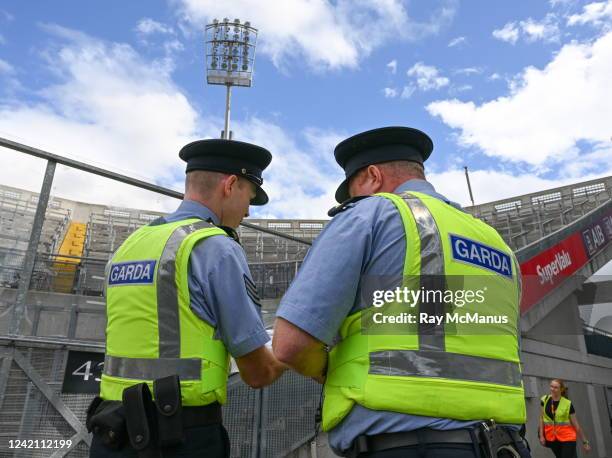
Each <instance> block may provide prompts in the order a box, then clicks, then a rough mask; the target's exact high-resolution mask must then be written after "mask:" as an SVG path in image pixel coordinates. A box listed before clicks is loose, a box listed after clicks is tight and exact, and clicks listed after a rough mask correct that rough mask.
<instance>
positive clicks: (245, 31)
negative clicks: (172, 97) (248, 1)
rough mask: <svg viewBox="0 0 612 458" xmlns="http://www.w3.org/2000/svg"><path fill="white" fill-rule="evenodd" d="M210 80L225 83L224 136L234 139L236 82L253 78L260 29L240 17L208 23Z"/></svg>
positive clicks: (245, 84)
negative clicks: (234, 89) (232, 105)
mask: <svg viewBox="0 0 612 458" xmlns="http://www.w3.org/2000/svg"><path fill="white" fill-rule="evenodd" d="M205 30H206V81H207V82H208V84H218V85H224V86H225V91H226V92H225V123H224V127H225V128H224V129H223V132H222V134H221V138H223V139H225V140H230V139H231V138H232V137H233V135H232V133H231V131H230V113H231V101H232V86H239V87H240V86H242V87H250V86H251V84H252V82H253V68H254V64H255V46H256V43H257V29H256V28H254V27H251V23H250V22H248V21H246V22H240V20H239V19H234V20H233V21H230V20H229V19H228V18H224V19H223V20H222V21H219V20H217V19H214V20H213V22H212V23H211V24H208V25H207V26H206V29H205Z"/></svg>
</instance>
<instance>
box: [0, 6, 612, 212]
mask: <svg viewBox="0 0 612 458" xmlns="http://www.w3.org/2000/svg"><path fill="white" fill-rule="evenodd" d="M223 17H229V18H231V19H233V18H240V19H242V20H249V21H250V22H251V23H252V25H253V26H254V27H257V28H258V29H259V39H258V47H257V55H256V63H255V77H254V85H253V87H252V88H250V89H244V88H237V89H235V90H234V93H233V102H234V104H233V111H232V130H233V131H234V134H235V138H236V139H239V140H244V141H250V142H254V143H258V144H261V145H263V146H266V147H267V148H269V149H270V150H271V152H272V153H273V155H274V160H273V163H272V166H271V167H270V169H269V170H268V171H267V173H266V174H265V179H266V185H265V187H266V188H267V189H268V190H269V194H270V196H271V203H270V204H269V205H267V206H266V207H263V208H257V209H256V208H254V209H253V210H254V211H253V215H254V216H260V217H286V218H322V217H325V213H326V210H327V208H329V207H330V206H331V205H332V204H333V203H334V201H333V193H334V191H335V188H336V186H337V184H338V183H339V181H340V180H341V177H342V171H341V170H340V169H339V167H337V165H336V164H335V162H334V160H333V154H332V153H333V148H334V146H335V145H336V144H337V143H338V142H339V141H340V140H342V139H344V138H346V137H348V136H350V135H353V134H355V133H357V132H360V131H363V130H367V129H371V128H376V127H382V126H388V125H406V126H411V127H417V128H419V129H422V130H423V131H425V132H427V133H428V134H429V135H430V136H431V137H432V139H433V141H434V145H435V148H434V152H433V154H432V156H431V158H430V159H429V161H428V162H427V163H426V170H427V172H428V176H429V178H430V180H431V181H432V182H433V183H434V185H435V186H436V187H437V189H438V190H439V191H440V192H442V193H444V194H446V195H447V196H448V197H449V198H451V199H453V200H456V201H459V202H461V203H463V204H467V203H468V194H467V189H466V185H465V179H464V177H463V166H464V165H468V166H469V168H470V170H471V180H472V185H473V188H474V194H475V199H476V201H477V203H478V202H486V201H490V200H494V199H500V198H505V197H511V196H513V195H518V194H523V193H525V192H532V191H539V190H543V189H546V188H550V187H554V186H558V185H562V184H566V183H572V182H577V181H582V180H585V179H590V178H595V177H599V176H605V175H610V174H612V127H611V126H610V122H609V120H610V119H612V84H610V81H611V80H612V0H607V1H602V2H588V1H587V2H578V1H571V0H555V1H520V2H489V1H469V2H467V1H466V2H460V1H453V0H446V1H429V2H416V1H410V2H407V1H403V2H402V1H399V0H372V1H365V0H354V1H345V0H338V1H334V2H325V1H314V0H285V1H283V2H277V1H272V0H259V1H254V0H239V1H232V2H219V1H216V0H215V1H213V0H169V1H147V2H144V1H139V2H119V1H107V2H95V3H84V2H77V1H62V0H58V1H55V2H37V3H36V4H34V3H28V2H17V1H2V2H0V136H3V137H6V138H10V139H13V140H16V141H20V142H23V143H27V144H30V145H33V146H37V147H41V148H45V149H48V150H49V151H51V152H54V153H57V154H62V155H65V156H69V157H74V158H78V159H81V160H86V161H89V162H91V163H94V164H96V165H100V166H103V167H106V168H109V169H112V170H115V171H118V172H121V173H125V174H129V175H132V176H135V177H138V178H144V179H147V180H150V181H155V182H156V183H159V184H162V185H164V186H168V187H171V188H174V189H178V190H181V189H182V179H183V171H184V165H183V163H182V162H181V161H180V160H178V158H177V153H178V150H179V149H180V147H181V146H182V145H183V144H185V143H187V142H188V141H191V140H193V139H197V138H206V137H218V135H219V132H220V129H221V127H222V122H223V107H224V89H223V88H222V87H219V86H207V85H206V84H205V70H204V48H203V41H204V37H203V28H204V25H205V24H206V23H208V22H210V21H211V20H212V19H213V18H220V19H221V18H223ZM0 158H2V163H3V164H6V165H9V164H10V167H1V168H0V183H4V184H8V185H12V186H17V187H24V188H29V189H36V188H37V187H39V186H40V183H41V180H42V173H43V170H44V163H42V161H40V160H35V159H31V158H27V157H24V156H23V155H18V154H16V153H13V152H10V151H8V150H5V149H0ZM53 191H54V192H55V193H56V194H58V195H61V196H63V197H67V198H72V199H76V200H82V201H91V202H100V203H105V204H110V205H116V206H130V207H138V208H145V209H161V210H170V209H172V208H173V207H174V206H175V205H176V202H174V201H172V200H171V199H166V198H160V197H158V196H153V195H152V194H151V193H148V192H144V191H140V190H135V189H133V188H130V187H127V186H124V185H120V184H116V183H110V182H108V181H107V180H103V179H98V178H92V177H91V176H89V175H86V174H84V173H81V172H76V171H72V170H67V169H65V168H63V167H60V168H59V169H58V172H57V175H56V180H55V185H54V190H53Z"/></svg>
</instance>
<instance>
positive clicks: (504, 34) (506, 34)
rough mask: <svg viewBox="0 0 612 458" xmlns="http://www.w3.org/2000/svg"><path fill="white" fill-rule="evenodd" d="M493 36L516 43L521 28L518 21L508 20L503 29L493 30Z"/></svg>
mask: <svg viewBox="0 0 612 458" xmlns="http://www.w3.org/2000/svg"><path fill="white" fill-rule="evenodd" d="M493 36H494V37H495V38H497V39H498V40H501V41H507V42H508V43H512V44H515V43H516V42H517V40H518V38H519V28H518V27H517V25H516V22H508V23H507V24H506V25H504V26H503V27H502V28H501V29H496V30H493Z"/></svg>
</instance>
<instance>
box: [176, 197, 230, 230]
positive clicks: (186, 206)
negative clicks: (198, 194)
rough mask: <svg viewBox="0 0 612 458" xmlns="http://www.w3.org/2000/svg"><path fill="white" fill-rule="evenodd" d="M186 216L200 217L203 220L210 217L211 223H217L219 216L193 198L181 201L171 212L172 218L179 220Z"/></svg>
mask: <svg viewBox="0 0 612 458" xmlns="http://www.w3.org/2000/svg"><path fill="white" fill-rule="evenodd" d="M187 218H200V219H203V220H204V221H206V220H208V219H210V220H212V222H213V224H215V225H218V224H219V217H218V216H217V215H215V213H214V212H213V211H212V210H211V209H210V208H208V207H207V206H205V205H202V204H201V203H199V202H196V201H195V200H184V201H182V202H181V205H179V207H178V208H177V209H176V211H175V212H174V213H173V214H172V219H176V220H180V219H187Z"/></svg>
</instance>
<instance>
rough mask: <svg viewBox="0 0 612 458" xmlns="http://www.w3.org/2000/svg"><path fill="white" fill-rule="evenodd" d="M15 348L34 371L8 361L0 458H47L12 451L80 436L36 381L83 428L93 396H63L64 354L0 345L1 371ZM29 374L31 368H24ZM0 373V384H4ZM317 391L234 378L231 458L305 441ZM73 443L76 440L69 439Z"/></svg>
mask: <svg viewBox="0 0 612 458" xmlns="http://www.w3.org/2000/svg"><path fill="white" fill-rule="evenodd" d="M13 348H14V349H15V351H16V352H18V353H19V354H20V355H21V356H22V357H23V359H25V360H26V361H27V364H29V366H31V369H32V370H33V371H32V373H31V374H28V373H26V371H24V370H23V369H22V368H21V367H20V365H19V364H18V363H17V361H16V358H14V359H13V360H12V363H11V365H10V369H9V371H8V374H4V375H5V376H7V375H8V377H7V379H6V380H7V381H6V386H5V389H4V390H2V383H1V382H0V458H21V457H48V456H51V455H52V454H53V453H54V452H56V451H57V449H49V448H47V449H44V448H38V449H37V448H26V449H14V448H13V449H11V448H9V441H10V440H13V441H14V440H16V439H32V440H36V439H38V440H43V439H44V440H47V441H48V440H62V439H63V440H68V439H72V438H73V436H74V435H75V434H76V433H78V432H79V431H75V429H74V428H73V427H72V426H71V425H70V424H69V423H68V421H67V420H66V419H65V418H64V417H63V416H62V414H61V413H60V411H58V408H57V405H58V404H57V402H55V405H54V403H53V402H50V401H49V399H48V398H47V397H46V396H45V395H44V394H43V392H41V390H39V388H38V387H37V386H36V383H35V381H39V382H42V383H44V384H45V385H46V386H47V387H48V388H49V389H50V391H51V392H52V393H53V396H56V397H57V399H59V400H61V402H62V403H63V405H64V406H65V407H66V408H67V409H68V410H69V411H70V412H72V413H73V414H74V415H75V416H76V417H77V418H78V419H79V421H81V422H82V424H83V425H84V424H85V413H86V410H87V407H88V405H89V403H90V402H91V400H92V399H93V395H90V394H67V393H61V389H62V382H63V377H64V371H65V367H66V362H67V359H68V350H66V349H65V348H39V347H28V346H24V345H19V346H17V347H14V346H13V344H12V343H4V344H0V369H1V368H2V367H3V366H2V362H3V360H4V358H8V357H10V356H2V355H4V353H3V352H7V355H10V354H11V353H10V352H11V351H12V350H13ZM28 370H30V368H28ZM1 372H2V371H1V370H0V380H2V373H1ZM320 390H321V388H320V386H319V385H317V384H316V383H315V382H314V381H312V380H310V379H307V378H304V377H301V376H299V375H297V374H295V373H286V374H285V375H284V376H283V377H282V378H281V379H280V380H278V381H277V382H276V383H275V384H273V385H272V386H270V387H268V388H265V389H263V390H253V389H251V388H249V387H248V386H247V385H245V384H244V383H243V382H242V380H240V377H239V375H238V374H234V375H232V377H230V380H229V383H228V402H227V404H226V405H225V406H224V407H223V422H224V425H225V427H226V428H227V430H228V432H229V436H230V441H231V456H232V457H236V458H241V457H262V458H268V457H281V456H285V455H286V454H288V453H290V452H291V451H292V450H294V449H295V448H297V447H298V446H300V445H301V444H303V443H304V442H305V441H307V440H308V439H309V438H310V437H312V434H313V433H314V415H315V411H316V409H317V405H318V401H319V396H320ZM73 441H74V439H73ZM63 453H65V455H64V456H68V457H75V458H77V457H78V458H85V457H87V456H88V455H89V447H88V446H87V444H85V443H84V442H80V443H78V444H77V445H76V446H74V447H73V448H72V449H70V450H68V451H66V450H64V451H63Z"/></svg>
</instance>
